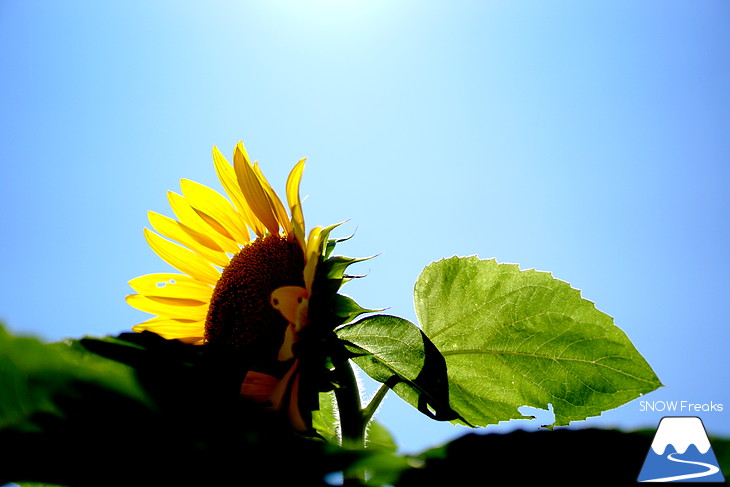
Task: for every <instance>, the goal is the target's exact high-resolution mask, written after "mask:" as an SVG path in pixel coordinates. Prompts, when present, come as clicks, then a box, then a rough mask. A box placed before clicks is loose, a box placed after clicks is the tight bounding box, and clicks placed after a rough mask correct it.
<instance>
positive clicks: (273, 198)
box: [253, 162, 292, 235]
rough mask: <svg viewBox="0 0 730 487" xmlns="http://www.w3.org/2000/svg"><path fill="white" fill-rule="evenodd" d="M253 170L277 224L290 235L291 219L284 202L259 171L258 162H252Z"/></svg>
mask: <svg viewBox="0 0 730 487" xmlns="http://www.w3.org/2000/svg"><path fill="white" fill-rule="evenodd" d="M253 172H254V173H256V177H257V178H258V180H259V183H260V184H261V187H262V188H263V189H264V192H265V193H266V198H267V199H268V201H269V206H270V207H271V211H272V212H273V213H274V216H275V217H276V221H278V222H279V225H280V226H281V227H283V228H284V233H285V234H286V235H292V227H291V221H290V219H289V215H287V214H286V208H284V204H283V203H282V202H281V199H279V195H277V194H276V191H274V188H272V187H271V184H269V181H268V180H267V179H266V176H264V173H263V172H261V168H260V167H259V163H258V162H254V163H253Z"/></svg>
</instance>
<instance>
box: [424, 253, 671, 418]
mask: <svg viewBox="0 0 730 487" xmlns="http://www.w3.org/2000/svg"><path fill="white" fill-rule="evenodd" d="M415 305H416V312H417V315H418V319H419V321H420V323H421V326H422V328H423V331H424V332H425V333H426V335H428V336H429V337H430V339H431V340H432V342H433V343H434V344H435V345H436V347H438V349H439V350H440V351H441V353H442V354H443V355H444V357H445V359H446V364H447V366H448V375H449V393H450V401H451V407H453V408H454V409H455V410H456V411H458V413H459V414H460V415H461V416H462V417H463V418H465V419H466V420H467V421H468V422H469V423H472V424H474V425H479V426H482V425H487V424H493V423H497V422H499V421H505V420H509V419H514V418H520V417H522V416H521V415H520V414H519V412H518V411H517V408H518V407H520V406H531V407H538V408H543V409H546V408H547V406H548V404H552V406H553V410H554V413H555V423H556V425H565V424H568V423H569V422H570V421H576V420H583V419H585V418H587V417H589V416H596V415H599V414H600V413H601V412H602V411H606V410H608V409H612V408H615V407H618V406H620V405H622V404H624V403H626V402H628V401H630V400H632V399H634V398H636V397H638V396H640V395H642V394H645V393H648V392H650V391H653V390H654V389H656V388H657V387H659V386H660V385H661V383H660V382H659V379H658V378H657V377H656V375H655V374H654V372H653V370H652V369H651V367H650V366H649V365H648V364H647V362H646V361H645V360H644V358H643V357H642V356H641V355H640V354H639V352H638V351H637V350H636V348H635V347H634V346H633V344H632V343H631V341H630V340H629V339H628V338H627V336H626V335H625V334H624V332H623V331H621V330H620V329H619V328H618V327H616V326H615V325H614V323H613V319H612V318H611V317H610V316H608V315H606V314H604V313H602V312H601V311H599V310H597V309H596V307H595V306H594V304H593V303H592V302H590V301H588V300H586V299H583V298H582V297H581V295H580V292H579V291H578V290H576V289H573V288H571V287H570V285H569V284H568V283H566V282H564V281H560V280H558V279H555V278H553V277H552V276H551V275H550V274H549V273H545V272H538V271H535V270H524V271H521V270H520V269H519V268H518V266H517V265H513V264H499V263H497V262H496V261H495V260H480V259H478V258H476V257H467V258H460V257H453V258H450V259H444V260H441V261H438V262H434V263H433V264H431V265H429V266H428V267H426V268H425V269H424V270H423V272H422V273H421V275H420V276H419V278H418V281H417V282H416V286H415Z"/></svg>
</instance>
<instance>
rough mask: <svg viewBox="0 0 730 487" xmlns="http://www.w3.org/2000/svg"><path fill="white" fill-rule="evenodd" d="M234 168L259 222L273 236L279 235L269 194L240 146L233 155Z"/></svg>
mask: <svg viewBox="0 0 730 487" xmlns="http://www.w3.org/2000/svg"><path fill="white" fill-rule="evenodd" d="M233 168H234V169H235V171H236V177H237V178H238V185H239V186H240V188H241V192H242V193H243V196H244V197H245V198H246V203H248V206H249V208H251V211H252V212H253V214H254V215H255V216H256V218H258V220H259V221H260V222H261V223H263V224H264V226H265V227H266V228H267V229H268V231H269V233H271V234H272V235H278V234H279V221H278V220H277V218H276V215H275V214H274V210H273V208H272V204H271V201H270V200H269V197H268V194H267V192H266V190H265V189H264V187H263V186H261V182H260V181H259V177H258V176H257V175H256V172H255V171H254V170H253V167H251V163H250V161H249V160H248V158H246V157H245V156H244V153H243V152H242V151H241V149H240V147H239V146H236V150H235V152H234V153H233Z"/></svg>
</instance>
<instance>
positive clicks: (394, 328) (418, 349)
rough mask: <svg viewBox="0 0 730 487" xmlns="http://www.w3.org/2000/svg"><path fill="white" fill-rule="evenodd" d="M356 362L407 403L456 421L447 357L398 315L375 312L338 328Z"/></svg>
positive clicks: (431, 415) (436, 415) (432, 414)
mask: <svg viewBox="0 0 730 487" xmlns="http://www.w3.org/2000/svg"><path fill="white" fill-rule="evenodd" d="M337 336H338V337H339V338H340V339H341V340H344V341H345V343H346V347H347V348H348V350H349V351H350V352H351V353H352V354H353V361H354V362H355V363H356V364H357V365H358V366H359V367H360V368H361V369H362V370H363V371H364V372H365V373H366V374H368V375H369V376H370V377H372V378H373V379H375V380H376V381H378V382H382V383H383V384H386V385H388V386H389V387H390V388H391V389H393V391H395V393H396V394H398V395H399V396H400V397H401V398H403V399H404V400H405V401H406V402H408V403H409V404H411V405H412V406H413V407H415V408H417V409H418V410H419V411H421V412H422V413H423V414H426V415H427V416H429V417H431V418H433V419H437V420H446V421H448V420H453V419H456V418H457V417H458V414H457V413H456V412H455V411H454V410H453V409H452V408H451V407H450V406H449V395H448V378H447V375H446V363H445V362H444V358H443V356H442V355H441V354H440V353H439V351H438V350H437V349H436V347H434V345H433V344H432V343H431V341H430V340H429V339H428V337H426V336H425V335H424V334H423V332H421V330H420V329H419V328H418V327H417V326H416V325H414V324H413V323H411V322H410V321H408V320H405V319H403V318H399V317H397V316H389V315H374V316H369V317H367V318H364V319H362V320H360V321H358V322H356V323H353V324H351V325H347V326H344V327H342V328H339V329H338V330H337Z"/></svg>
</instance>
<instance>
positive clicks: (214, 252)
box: [147, 211, 230, 267]
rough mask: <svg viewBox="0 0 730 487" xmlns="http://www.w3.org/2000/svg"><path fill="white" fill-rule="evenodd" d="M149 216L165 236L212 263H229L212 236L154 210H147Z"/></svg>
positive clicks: (153, 225)
mask: <svg viewBox="0 0 730 487" xmlns="http://www.w3.org/2000/svg"><path fill="white" fill-rule="evenodd" d="M147 216H148V218H149V221H150V224H151V225H152V228H154V229H155V230H156V231H157V232H158V233H159V234H160V235H162V236H163V237H167V238H169V239H170V240H174V241H176V242H178V243H180V244H181V245H183V246H184V247H187V248H188V249H190V250H192V251H193V252H195V253H196V254H198V255H199V256H201V257H203V258H205V259H206V260H208V262H211V263H212V264H215V265H217V266H221V267H225V266H227V265H228V262H229V261H230V259H229V258H228V255H227V254H226V253H225V252H223V249H221V248H220V246H219V245H218V244H217V243H215V241H213V240H212V239H211V238H210V237H208V236H206V235H204V234H202V233H200V232H198V231H196V230H193V229H192V228H190V227H188V226H187V225H185V224H184V223H180V222H178V221H175V220H173V219H172V218H168V217H166V216H164V215H160V214H159V213H155V212H154V211H149V212H147Z"/></svg>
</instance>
